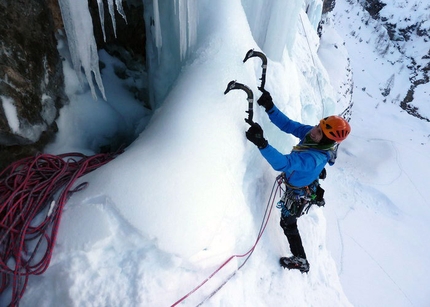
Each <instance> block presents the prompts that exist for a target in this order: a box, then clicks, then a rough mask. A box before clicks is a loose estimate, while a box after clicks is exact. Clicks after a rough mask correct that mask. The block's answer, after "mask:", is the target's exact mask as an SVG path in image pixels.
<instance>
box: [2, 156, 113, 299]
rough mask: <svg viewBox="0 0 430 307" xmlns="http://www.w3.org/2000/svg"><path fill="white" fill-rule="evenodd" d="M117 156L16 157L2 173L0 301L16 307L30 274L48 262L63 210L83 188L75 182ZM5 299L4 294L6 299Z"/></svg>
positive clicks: (37, 271) (38, 272)
mask: <svg viewBox="0 0 430 307" xmlns="http://www.w3.org/2000/svg"><path fill="white" fill-rule="evenodd" d="M115 156H116V154H98V155H94V156H85V155H83V154H79V153H69V154H63V155H59V156H55V155H49V154H42V155H39V156H37V157H30V158H26V159H22V160H19V161H16V162H15V163H13V164H11V165H10V166H9V167H7V168H6V169H4V170H3V171H2V172H1V173H0V302H2V303H5V300H6V301H10V304H9V306H17V305H18V304H19V300H20V299H21V297H22V295H23V294H24V291H25V288H26V286H27V282H28V277H29V276H30V275H40V274H42V273H43V272H45V270H46V269H47V268H48V266H49V262H50V259H51V256H52V250H53V247H54V244H55V240H56V236H57V232H58V227H59V224H60V219H61V214H62V209H63V207H64V205H65V203H66V201H67V199H68V197H70V195H71V194H72V193H74V192H77V191H80V190H82V189H83V188H85V187H86V185H87V183H86V182H85V183H81V184H80V185H78V186H77V187H75V188H74V189H72V186H73V184H74V183H75V181H76V180H77V179H78V178H79V177H81V176H83V175H85V174H87V173H89V172H91V171H93V170H95V169H97V168H98V167H100V166H102V165H104V164H106V163H107V162H109V161H110V160H112V159H113V158H115ZM5 297H6V298H5Z"/></svg>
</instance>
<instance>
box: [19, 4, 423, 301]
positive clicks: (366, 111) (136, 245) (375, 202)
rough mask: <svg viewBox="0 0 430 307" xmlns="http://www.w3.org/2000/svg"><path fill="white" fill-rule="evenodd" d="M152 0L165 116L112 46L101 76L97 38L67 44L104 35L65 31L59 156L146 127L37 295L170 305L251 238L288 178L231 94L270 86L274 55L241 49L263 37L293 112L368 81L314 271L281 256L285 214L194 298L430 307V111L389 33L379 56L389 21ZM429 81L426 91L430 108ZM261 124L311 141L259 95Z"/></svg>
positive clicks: (54, 148)
mask: <svg viewBox="0 0 430 307" xmlns="http://www.w3.org/2000/svg"><path fill="white" fill-rule="evenodd" d="M60 2H61V3H62V9H64V8H66V9H69V10H70V9H71V10H75V12H74V13H70V15H69V16H71V17H70V18H69V19H66V20H65V22H66V25H68V26H69V31H73V26H74V24H75V27H76V24H78V23H76V19H74V18H76V17H73V16H81V18H82V19H85V18H86V17H85V16H87V12H86V8H85V6H82V5H76V6H70V5H69V4H70V3H69V1H68V0H62V1H60ZM116 2H120V1H116ZM145 2H147V3H145V5H147V7H149V8H150V10H149V12H148V11H147V12H146V13H145V14H147V15H146V16H145V18H147V19H148V20H149V18H148V17H152V19H153V20H154V23H153V26H151V27H150V28H149V29H148V33H150V34H149V35H150V36H149V37H150V38H151V39H150V41H149V42H148V57H149V58H150V59H152V60H151V62H150V63H149V67H148V72H149V77H150V80H151V82H148V87H150V91H151V93H152V95H151V99H152V102H151V103H152V105H154V106H157V108H156V111H155V112H153V113H151V112H150V111H148V110H147V109H145V108H144V107H142V106H141V105H140V104H139V103H138V102H137V101H136V100H134V98H133V97H132V95H131V94H130V93H129V92H128V91H127V90H126V88H127V83H128V82H133V80H119V79H118V78H116V77H115V74H114V69H115V68H118V67H121V65H123V64H122V63H121V62H119V61H118V60H116V59H115V58H112V57H110V56H109V55H108V54H107V53H106V52H104V51H101V52H99V53H98V54H96V59H95V60H98V59H97V57H98V58H99V59H100V60H101V61H103V62H104V63H105V64H106V67H105V68H104V69H102V70H101V71H100V77H101V80H102V82H103V86H101V84H100V83H99V84H98V85H96V86H94V85H93V84H92V81H90V82H89V84H91V86H90V85H89V84H88V81H85V77H84V75H81V69H80V66H79V65H82V68H84V69H83V70H82V71H84V72H88V71H90V72H91V71H92V70H93V74H94V75H95V76H97V75H98V71H97V69H98V68H97V67H96V66H97V65H96V66H91V65H93V63H94V62H91V60H88V59H92V60H93V61H94V53H93V51H92V50H91V48H90V49H85V50H84V51H82V53H80V54H79V55H77V54H76V53H73V51H72V53H71V54H70V53H69V50H72V49H73V48H75V49H79V48H81V47H82V46H84V47H85V46H87V47H88V46H91V44H92V41H91V40H92V38H91V35H87V36H84V35H81V36H80V37H81V42H78V41H72V42H70V37H71V35H70V34H69V33H68V37H69V42H68V43H67V42H66V41H64V40H61V41H60V42H59V50H60V52H61V54H62V55H63V56H64V57H65V58H66V59H67V60H66V61H65V62H64V74H65V76H66V86H67V95H68V97H69V98H70V104H69V105H68V106H66V107H64V108H63V109H62V110H61V116H60V118H59V120H58V125H59V129H60V132H59V134H58V137H57V140H56V142H55V143H53V144H51V145H50V146H49V147H48V148H47V149H46V151H47V152H49V153H56V154H60V153H66V152H72V151H79V152H83V153H86V154H92V153H95V152H97V151H98V150H99V148H100V147H102V146H106V145H108V144H114V145H120V144H121V143H122V142H126V143H130V142H132V141H133V139H135V140H134V141H133V142H132V143H131V145H130V146H128V147H127V148H126V151H125V152H124V153H123V154H122V155H120V156H119V157H118V158H116V159H115V160H114V161H112V162H110V163H109V164H107V165H106V166H104V167H102V168H100V169H98V170H97V171H95V172H93V173H91V174H89V175H87V176H86V177H85V178H83V179H82V180H85V181H88V182H89V183H90V184H89V187H88V188H87V189H86V190H84V191H82V192H80V193H77V194H75V195H74V196H73V197H72V198H71V199H70V201H69V202H68V204H67V205H66V207H65V212H64V215H63V219H62V222H61V226H60V232H59V237H58V240H57V245H56V247H55V250H54V255H53V258H52V261H51V265H50V268H49V269H48V270H47V271H46V272H45V274H44V275H42V276H34V277H33V278H31V279H30V281H29V284H28V287H27V290H26V293H25V295H24V297H23V299H22V300H21V306H171V305H173V304H174V303H175V302H177V301H178V300H180V299H181V298H182V297H183V296H184V295H186V294H187V293H189V292H190V291H191V290H193V289H194V288H195V287H196V286H198V285H199V284H200V283H201V282H203V281H204V280H205V279H206V278H208V277H209V276H210V275H211V274H212V273H213V272H214V271H215V270H217V269H218V268H219V267H220V266H221V265H222V264H223V263H224V261H225V260H227V259H228V258H229V257H230V256H232V255H241V254H244V253H246V252H247V251H248V250H249V249H250V248H251V247H252V246H253V244H254V243H255V240H256V238H257V235H258V232H259V229H260V225H261V222H262V220H263V215H264V212H265V209H266V204H267V200H268V198H269V195H270V191H271V187H272V185H273V182H274V180H275V177H276V176H277V173H276V172H274V171H273V170H271V169H270V166H269V165H268V164H267V163H266V162H265V161H264V159H263V158H262V157H261V155H260V153H259V152H258V150H257V149H256V147H255V146H254V145H253V144H251V143H249V142H248V141H247V140H246V138H245V131H246V129H247V128H248V126H247V124H246V123H245V121H244V120H243V118H245V117H246V116H247V115H246V113H245V110H246V109H247V101H246V95H245V93H244V92H242V91H232V92H230V93H228V94H227V95H224V94H223V92H224V90H225V88H226V86H227V84H228V82H229V81H231V80H237V81H238V82H241V83H244V84H246V85H248V86H249V87H250V88H251V89H252V90H253V91H254V95H255V96H256V97H258V96H259V92H258V90H257V86H259V84H260V82H259V77H260V74H261V67H260V65H261V63H260V62H259V60H258V59H250V60H248V61H247V62H246V63H243V62H242V60H243V58H244V56H245V54H246V52H247V51H248V50H249V49H251V48H255V49H256V50H261V51H263V52H264V53H265V54H266V55H267V56H268V59H269V63H268V71H267V83H266V89H267V90H269V91H270V92H271V94H272V96H273V98H274V101H275V103H276V104H277V106H278V107H279V108H280V109H281V110H283V111H284V112H285V113H286V114H288V116H289V117H291V118H292V119H294V120H298V121H301V122H303V123H306V124H316V123H317V122H318V120H319V119H320V118H321V117H323V116H326V115H330V114H339V113H340V112H342V111H343V110H344V109H345V108H346V107H347V106H348V105H349V103H350V101H351V94H352V93H351V88H352V89H353V97H352V99H353V102H354V106H353V114H352V119H351V122H350V123H351V126H352V133H351V135H350V136H349V138H348V139H347V140H346V141H345V142H343V143H342V145H341V146H340V149H339V156H338V159H337V162H336V164H335V165H334V166H333V167H329V169H328V178H327V179H326V180H325V181H324V182H323V187H324V189H325V190H326V197H325V198H326V206H325V207H324V208H312V209H311V210H310V212H309V214H308V215H306V216H303V217H302V218H301V219H300V220H299V229H300V232H301V234H302V239H303V243H304V247H305V250H306V252H307V255H308V260H309V262H310V264H311V269H310V272H309V274H301V273H300V272H298V271H297V272H296V271H287V270H283V269H282V268H280V267H279V265H278V259H279V257H280V256H287V255H289V249H288V244H287V241H286V238H285V237H284V235H283V233H282V230H281V228H280V227H279V225H278V224H279V221H278V220H279V212H278V211H277V210H276V209H274V211H273V212H272V215H271V217H270V220H269V223H268V226H267V228H266V230H265V232H264V234H263V236H262V238H261V240H260V241H259V243H258V245H257V247H256V248H255V251H254V253H253V254H252V256H251V257H250V258H249V260H248V262H247V263H246V265H245V266H243V267H242V268H241V269H240V270H239V271H237V273H236V274H235V275H234V276H233V277H232V278H231V279H230V280H229V281H228V282H227V283H226V284H225V285H224V286H223V287H222V288H221V289H220V290H219V291H218V292H216V293H215V294H214V295H213V296H212V297H211V298H209V299H208V300H206V301H205V299H206V298H207V297H208V296H210V295H211V294H212V293H213V292H214V291H216V289H217V288H218V287H219V286H220V285H222V284H223V283H224V282H225V281H226V280H227V279H228V278H229V276H230V275H231V274H232V273H233V272H235V270H237V268H238V267H239V266H240V265H241V264H242V263H243V261H244V258H240V257H236V258H234V259H233V260H232V261H230V262H229V263H228V264H227V265H226V266H225V267H223V269H222V270H220V271H219V272H218V273H217V274H215V275H214V276H213V277H212V278H211V279H210V280H209V282H207V283H206V284H204V285H203V286H202V287H201V288H200V289H198V290H197V291H196V292H194V293H193V294H191V295H190V296H189V297H188V298H187V299H185V300H184V301H183V302H182V303H181V304H180V306H196V305H199V304H200V303H201V302H203V301H205V302H204V303H203V305H204V306H300V307H302V306H303V307H304V306H382V305H383V306H428V305H429V304H430V291H429V290H428V285H429V284H430V265H429V263H428V255H429V253H430V241H429V240H428V239H427V238H428V237H429V235H430V227H429V224H428V222H429V221H430V208H429V206H428V200H427V199H426V196H427V190H428V189H427V187H426V184H428V175H427V171H426V168H428V165H429V164H428V160H429V158H428V157H429V156H430V146H429V142H430V124H429V122H427V121H424V120H419V119H418V118H416V117H413V116H411V115H409V114H407V113H406V112H405V111H403V110H402V109H401V108H400V107H399V97H404V96H405V94H406V92H407V90H408V88H409V74H410V72H409V71H408V69H407V63H406V62H405V61H406V59H405V55H404V54H402V53H400V51H399V49H398V48H396V47H395V46H393V45H391V43H390V42H389V41H387V42H386V44H387V46H386V47H387V48H388V50H389V52H386V53H385V54H381V52H380V47H381V45H380V42H381V40H380V38H381V35H382V37H383V36H384V33H383V32H384V29H383V28H382V27H381V26H380V25H378V24H377V23H376V21H374V20H372V19H371V18H370V16H369V15H368V13H366V12H365V11H364V10H363V9H362V7H361V6H360V5H358V4H357V3H356V2H355V1H337V6H336V8H335V10H334V11H333V12H332V13H330V14H329V16H328V19H327V20H326V21H325V25H324V30H323V34H322V37H321V40H319V37H318V35H317V32H316V29H317V23H318V21H319V19H320V15H321V8H322V2H321V1H319V0H315V1H311V0H306V1H304V0H295V1H280V0H279V1H277V0H272V1H267V3H266V2H265V3H264V5H263V4H262V1H252V0H242V1H239V0H228V1H227V0H219V1H208V0H202V1H195V0H194V1H193V0H188V1H172V3H171V5H169V4H166V2H163V3H161V2H160V3H158V1H154V2H152V1H145ZM392 2H393V3H392V4H390V5H389V6H388V7H386V8H384V10H385V12H386V13H387V14H388V15H390V16H391V17H390V18H393V20H395V19H396V16H397V15H396V14H397V13H399V17H398V20H400V19H403V18H404V17H403V16H405V14H409V15H410V16H409V15H408V16H409V17H410V18H416V19H421V20H428V14H429V7H428V5H427V6H426V5H425V4H422V1H392ZM408 2H409V3H408ZM73 3H75V2H73ZM413 4H416V5H417V6H415V7H413ZM420 4H421V5H420ZM417 7H418V8H419V9H417ZM76 10H77V12H76ZM158 12H160V14H158ZM400 14H402V15H401V16H402V17H400ZM175 18H176V19H175ZM172 20H173V21H172ZM87 24H88V23H87ZM172 25H173V26H174V27H175V31H171V28H169V26H172ZM70 29H72V30H70ZM81 30H82V29H81ZM84 30H85V27H84ZM66 31H67V26H66ZM78 31H79V30H78ZM90 33H91V32H90ZM151 35H152V36H151ZM385 35H386V34H385ZM84 37H87V39H84ZM411 44H413V46H414V48H415V49H414V50H428V44H427V45H426V42H425V41H424V40H418V39H417V40H416V41H414V42H411ZM81 45H82V46H81ZM70 46H75V47H73V48H71V47H70ZM79 46H81V47H79ZM378 48H379V49H378ZM405 48H407V46H405ZM411 48H412V47H411ZM79 50H82V49H79ZM425 53H426V52H424V54H425ZM169 59H170V60H169ZM77 60H79V61H77ZM169 61H171V62H172V61H173V62H174V63H175V64H174V65H169ZM178 63H179V64H178ZM77 72H78V74H79V76H78V75H77ZM90 74H91V73H90ZM87 75H88V74H87ZM392 76H394V77H392ZM99 81H100V80H99ZM96 84H97V82H96ZM387 87H388V88H389V89H390V92H389V94H388V95H387V96H383V95H382V94H381V92H382V91H383V90H384V89H386V88H387ZM102 91H103V93H102ZM429 91H430V88H429V86H428V84H425V85H422V86H420V87H419V88H417V91H416V95H415V96H414V102H416V103H417V105H418V104H419V106H420V111H421V112H422V113H421V114H422V115H424V116H426V117H427V118H430V108H429V103H428V101H429ZM93 95H97V96H99V97H98V99H97V100H94V99H93ZM103 95H105V97H106V99H107V101H105V100H104V99H103V98H102V97H103ZM254 120H255V121H257V122H258V123H260V124H261V125H262V127H263V129H264V131H265V135H266V137H267V138H268V140H269V142H270V143H271V144H272V145H274V146H275V147H276V148H278V149H279V150H280V151H283V152H285V153H288V152H289V151H290V150H291V147H292V146H293V145H295V143H296V142H297V140H296V139H294V138H293V137H291V136H288V135H285V134H283V133H280V132H279V131H278V130H277V129H275V128H274V127H273V125H272V124H271V123H270V122H269V120H268V118H267V115H266V114H265V112H264V111H263V109H261V108H259V107H258V106H257V105H256V104H255V115H254Z"/></svg>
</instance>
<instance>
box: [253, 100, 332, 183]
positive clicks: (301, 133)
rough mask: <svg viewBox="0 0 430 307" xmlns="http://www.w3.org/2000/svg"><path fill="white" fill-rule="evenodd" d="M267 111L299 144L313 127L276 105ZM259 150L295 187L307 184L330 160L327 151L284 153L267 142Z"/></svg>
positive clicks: (278, 125) (317, 175) (315, 177)
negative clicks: (292, 118)
mask: <svg viewBox="0 0 430 307" xmlns="http://www.w3.org/2000/svg"><path fill="white" fill-rule="evenodd" d="M267 113H268V114H269V118H270V120H271V121H272V123H274V124H275V125H276V126H277V127H278V128H279V129H280V130H282V131H284V132H286V133H290V134H292V135H294V136H296V137H297V138H299V139H300V142H299V144H301V143H302V142H303V140H304V138H305V136H306V134H307V133H308V132H309V131H310V130H311V129H312V128H313V126H310V125H304V124H301V123H299V122H296V121H293V120H291V119H289V118H288V117H287V116H286V115H285V114H284V113H282V112H281V111H280V110H279V109H278V108H277V107H276V106H274V107H273V108H272V109H270V110H269V111H268V112H267ZM260 152H261V154H262V155H263V157H264V158H265V159H266V160H267V162H269V164H270V165H271V166H272V167H273V168H274V169H275V170H276V171H280V172H284V173H285V177H286V179H287V181H288V183H289V184H290V185H292V186H295V187H304V186H307V185H309V184H311V183H312V182H313V181H314V180H316V179H318V177H319V174H320V173H321V171H322V170H323V168H324V167H325V165H326V164H327V162H328V161H329V160H330V154H329V153H328V152H326V151H323V150H317V149H308V150H305V151H292V152H291V153H290V154H287V155H284V154H282V153H280V152H279V151H278V150H276V149H275V148H273V147H272V146H271V145H270V144H269V145H267V146H266V147H265V148H263V149H260Z"/></svg>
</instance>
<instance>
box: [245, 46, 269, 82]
mask: <svg viewBox="0 0 430 307" xmlns="http://www.w3.org/2000/svg"><path fill="white" fill-rule="evenodd" d="M252 57H259V58H260V59H261V61H262V64H261V68H262V73H261V78H260V80H261V84H260V87H259V90H260V91H263V89H264V86H265V85H266V71H267V57H266V55H265V54H264V53H263V52H260V51H255V50H254V49H251V50H248V52H247V53H246V55H245V58H244V59H243V63H245V62H246V61H247V60H248V59H249V58H252Z"/></svg>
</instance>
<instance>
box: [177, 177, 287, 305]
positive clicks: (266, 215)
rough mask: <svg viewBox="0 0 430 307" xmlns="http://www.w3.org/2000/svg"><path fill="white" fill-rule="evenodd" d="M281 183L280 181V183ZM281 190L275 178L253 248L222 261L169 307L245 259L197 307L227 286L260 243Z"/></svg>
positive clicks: (277, 179)
mask: <svg viewBox="0 0 430 307" xmlns="http://www.w3.org/2000/svg"><path fill="white" fill-rule="evenodd" d="M281 182H282V181H281ZM276 184H277V185H278V187H277V188H276V189H275V186H276ZM280 188H281V185H280V181H279V176H278V177H277V178H276V180H275V182H274V184H273V187H272V192H271V194H270V197H269V200H268V202H267V206H266V210H265V212H264V216H263V220H262V222H261V225H260V230H259V232H258V235H257V239H256V240H255V243H254V244H253V246H252V247H251V248H250V249H249V250H248V251H247V252H246V253H244V254H238V255H232V256H230V257H229V258H228V259H227V260H226V261H224V263H223V264H221V265H220V266H219V267H218V268H217V269H216V270H215V271H214V272H213V273H212V274H211V275H209V276H208V277H207V278H206V279H205V280H204V281H203V282H201V283H200V284H199V285H198V286H197V287H195V288H194V289H193V290H191V291H190V292H188V293H187V294H186V295H184V296H183V297H182V298H180V299H179V300H178V301H176V302H175V303H173V304H172V305H171V307H174V306H177V305H178V304H179V303H181V302H183V301H184V300H185V299H187V298H188V297H190V296H191V295H192V294H193V293H195V292H196V291H197V290H198V289H200V288H201V287H202V286H203V285H204V284H205V283H207V282H208V281H209V280H210V279H211V278H212V277H213V276H215V275H216V274H217V273H218V272H219V271H221V269H222V268H224V267H225V266H226V265H227V264H228V263H229V262H230V261H231V260H233V259H234V258H244V257H246V258H245V260H244V261H243V263H242V264H241V265H240V266H239V267H238V268H237V269H236V270H235V271H234V272H233V273H232V274H231V275H230V276H229V277H228V278H227V279H226V280H225V281H224V282H223V283H222V284H221V285H220V286H219V287H217V288H216V289H215V290H214V291H213V292H212V293H211V294H209V295H208V296H207V297H206V298H205V299H204V300H203V301H201V302H200V303H199V304H198V305H197V306H201V305H202V304H203V303H204V302H206V301H207V300H209V299H210V298H211V297H213V296H214V295H215V294H216V293H217V292H218V291H219V290H221V288H222V287H224V285H225V284H227V282H229V281H230V279H231V278H232V277H233V276H234V275H236V273H237V272H238V271H239V270H240V269H241V268H242V267H243V266H244V265H245V263H246V262H247V261H248V259H249V258H250V257H251V255H252V253H253V252H254V250H255V248H256V246H257V244H258V242H259V241H260V239H261V237H262V235H263V233H264V230H265V229H266V226H267V223H268V222H269V218H270V214H271V212H272V209H273V204H274V202H275V197H276V193H277V191H278V190H279V189H280Z"/></svg>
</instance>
